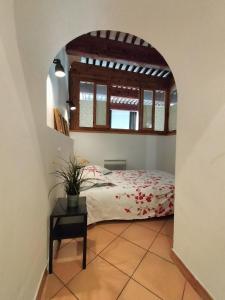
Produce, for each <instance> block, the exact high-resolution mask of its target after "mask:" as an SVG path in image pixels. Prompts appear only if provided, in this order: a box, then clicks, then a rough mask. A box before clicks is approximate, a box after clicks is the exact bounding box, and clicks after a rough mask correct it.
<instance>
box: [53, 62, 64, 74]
mask: <svg viewBox="0 0 225 300" xmlns="http://www.w3.org/2000/svg"><path fill="white" fill-rule="evenodd" d="M53 63H54V64H55V76H57V77H64V76H65V75H66V73H65V70H64V68H63V66H62V64H61V61H60V59H54V60H53Z"/></svg>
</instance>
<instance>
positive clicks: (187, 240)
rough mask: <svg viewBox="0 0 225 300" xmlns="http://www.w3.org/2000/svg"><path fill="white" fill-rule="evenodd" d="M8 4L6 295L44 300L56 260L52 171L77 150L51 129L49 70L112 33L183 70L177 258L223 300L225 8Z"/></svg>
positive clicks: (106, 1)
mask: <svg viewBox="0 0 225 300" xmlns="http://www.w3.org/2000/svg"><path fill="white" fill-rule="evenodd" d="M1 2H2V4H1V12H0V15H1V18H0V24H1V26H0V32H1V40H0V47H1V48H0V58H1V61H3V64H4V70H5V72H4V74H2V76H1V87H2V88H1V91H0V93H1V99H4V101H3V103H1V104H2V109H1V117H2V118H1V128H3V135H2V136H1V137H2V142H3V145H4V147H2V149H1V153H2V155H1V158H2V161H3V162H2V165H1V166H2V169H3V170H4V172H5V174H4V176H3V178H2V179H3V181H1V183H2V182H3V183H4V186H3V189H1V197H2V199H3V200H4V201H3V206H2V209H1V221H0V222H1V240H2V241H4V242H5V243H6V244H7V242H8V240H9V243H8V244H7V246H5V245H4V246H5V247H3V246H2V247H1V249H4V250H2V251H1V254H0V263H1V269H2V270H5V272H4V273H2V272H1V289H0V298H2V299H23V300H26V299H27V300H30V299H32V298H33V297H34V294H35V292H36V288H37V286H38V281H39V279H40V277H41V274H42V271H43V269H44V267H45V265H46V262H47V216H48V214H49V209H50V204H49V203H48V200H47V190H48V184H49V179H48V176H47V173H48V169H49V167H50V165H51V162H52V160H53V159H54V157H55V156H56V155H57V149H58V150H59V149H60V148H61V150H62V152H68V151H70V147H71V146H72V145H71V144H70V141H69V140H68V139H66V138H64V137H63V136H62V135H59V134H58V133H55V132H54V131H52V130H50V129H47V128H46V126H45V124H46V120H45V116H46V103H45V99H46V98H45V95H46V91H45V83H46V75H47V72H48V67H49V65H50V63H51V61H52V58H53V57H54V55H55V54H56V53H57V52H58V50H59V49H60V48H61V47H62V46H63V45H65V44H66V43H67V42H68V41H69V40H71V39H73V38H74V37H76V36H79V35H81V34H83V33H86V32H89V31H92V30H96V29H102V28H106V29H113V30H119V31H124V32H132V33H133V34H135V35H137V36H140V37H142V38H143V39H145V40H147V41H149V42H151V44H153V45H154V46H155V47H156V48H157V49H158V50H159V52H160V53H162V54H163V56H164V57H165V59H166V60H167V61H168V62H169V64H170V66H171V69H172V70H173V74H174V77H175V79H176V83H177V88H178V91H179V108H178V136H177V161H176V207H175V211H176V218H175V236H174V251H175V252H176V253H177V255H178V256H179V257H180V258H181V260H182V261H183V262H184V263H185V264H186V266H187V267H188V268H189V269H190V271H191V272H192V273H193V274H194V275H195V276H196V278H197V279H198V280H199V281H200V282H201V283H202V284H203V285H204V286H205V287H206V289H207V290H208V291H209V292H210V293H211V294H212V295H213V297H214V299H218V300H223V298H224V294H225V286H224V265H225V255H224V253H225V251H224V250H225V240H224V232H225V226H224V224H225V222H224V213H223V212H224V210H225V202H224V199H223V198H224V193H225V184H224V170H225V155H224V153H225V150H224V148H225V140H224V133H223V128H224V113H225V102H224V99H225V85H224V78H225V65H224V64H225V61H224V53H225V39H224V38H223V37H224V32H225V22H224V10H225V2H224V1H223V0H218V1H216V4H215V2H214V1H211V0H199V1H194V0H190V1H180V0H171V1H165V0H159V1H154V0H139V1H130V0H123V1H117V0H116V1H115V0H113V1H112V0H77V1H74V0H67V1H61V0H54V1H53V0H48V1H45V0H39V1H35V0H32V1H27V0H17V1H15V2H14V1H13V0H8V1H1ZM14 4H15V6H13V5H14ZM14 22H15V23H14ZM1 71H2V68H1ZM2 82H3V83H2ZM5 87H7V88H5ZM9 116H10V120H9ZM7 121H8V123H7ZM5 124H8V126H7V127H6V126H5ZM6 131H7V132H9V133H10V134H9V135H6V133H5V132H6ZM18 140H19V141H18ZM15 153H16V154H15ZM18 156H19V157H18ZM12 158H14V159H13V160H12ZM12 174H13V175H12ZM12 176H15V183H16V186H17V187H18V189H16V188H15V183H14V181H13V183H14V185H13V188H12V179H11V177H12ZM46 182H47V183H46ZM25 183H26V184H25ZM9 191H10V192H9ZM7 224H8V225H9V226H7ZM3 228H4V229H3ZM21 232H23V233H24V234H23V235H21ZM6 249H9V250H8V251H7V250H6Z"/></svg>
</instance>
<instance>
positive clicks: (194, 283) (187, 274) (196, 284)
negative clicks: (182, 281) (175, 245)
mask: <svg viewBox="0 0 225 300" xmlns="http://www.w3.org/2000/svg"><path fill="white" fill-rule="evenodd" d="M171 258H172V259H173V261H174V262H175V264H176V265H177V267H178V268H179V270H180V271H181V273H182V274H183V276H184V277H185V278H186V279H187V281H188V282H189V283H190V285H191V286H192V287H193V288H194V289H195V290H196V292H197V293H198V295H199V296H200V297H202V299H204V300H213V298H212V296H210V295H209V293H208V292H207V290H206V289H205V288H204V287H203V286H202V285H201V283H200V282H199V281H198V280H197V279H196V278H195V277H194V275H193V274H192V273H191V272H190V271H189V270H188V268H187V267H186V266H185V264H184V263H183V262H182V260H181V259H180V258H179V257H178V256H177V254H176V253H175V252H174V250H173V249H171Z"/></svg>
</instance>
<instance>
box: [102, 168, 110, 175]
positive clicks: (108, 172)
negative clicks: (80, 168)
mask: <svg viewBox="0 0 225 300" xmlns="http://www.w3.org/2000/svg"><path fill="white" fill-rule="evenodd" d="M110 173H112V171H111V170H109V169H106V168H103V169H102V174H103V175H108V174H110Z"/></svg>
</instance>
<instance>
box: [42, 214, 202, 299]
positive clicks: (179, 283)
mask: <svg viewBox="0 0 225 300" xmlns="http://www.w3.org/2000/svg"><path fill="white" fill-rule="evenodd" d="M172 238H173V218H165V219H160V220H146V221H131V222H122V221H121V222H119V221H115V222H107V223H100V224H97V225H96V226H92V227H90V228H89V229H88V250H87V268H86V270H82V240H81V239H75V240H64V241H63V243H61V246H60V249H59V251H58V253H57V255H56V257H55V260H54V263H53V274H52V275H48V277H47V280H46V283H45V286H44V289H43V293H42V297H41V300H48V299H55V300H74V299H79V300H116V299H118V300H136V299H138V300H159V299H161V300H162V299H163V300H201V298H200V297H199V296H198V295H197V293H196V292H195V291H194V290H193V288H192V287H191V285H190V284H189V283H188V282H187V281H186V280H185V278H184V277H183V276H182V274H181V273H180V272H179V270H178V268H177V267H176V265H175V264H174V263H173V261H172V259H171V257H170V248H171V246H172Z"/></svg>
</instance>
